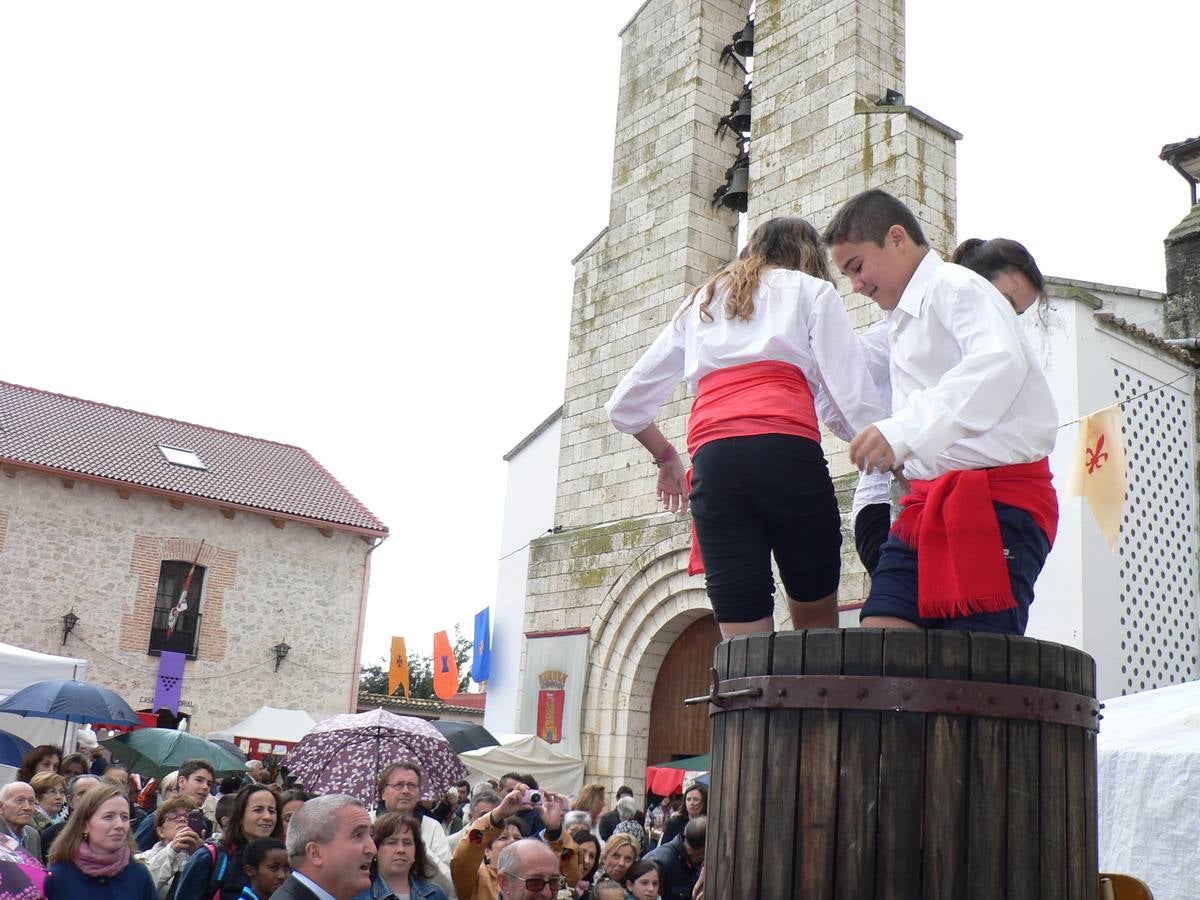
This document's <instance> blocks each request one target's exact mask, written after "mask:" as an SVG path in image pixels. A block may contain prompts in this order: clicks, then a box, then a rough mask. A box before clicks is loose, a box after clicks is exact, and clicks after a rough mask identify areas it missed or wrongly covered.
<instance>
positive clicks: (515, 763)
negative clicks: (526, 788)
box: [458, 734, 583, 797]
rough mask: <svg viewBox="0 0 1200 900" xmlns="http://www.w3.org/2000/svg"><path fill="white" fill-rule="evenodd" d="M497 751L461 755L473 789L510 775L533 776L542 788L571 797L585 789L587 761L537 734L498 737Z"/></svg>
mask: <svg viewBox="0 0 1200 900" xmlns="http://www.w3.org/2000/svg"><path fill="white" fill-rule="evenodd" d="M495 737H496V740H498V741H499V742H500V745H499V746H497V747H484V748H483V749H482V750H470V751H468V752H466V753H460V754H459V755H458V758H459V759H461V760H462V761H463V764H464V765H465V766H466V767H467V769H468V771H469V774H468V776H467V780H468V781H470V782H471V784H472V785H474V784H475V782H477V781H482V780H483V779H485V778H496V779H499V778H500V776H502V775H506V774H507V773H509V772H520V773H521V774H522V775H532V776H533V777H534V778H536V779H537V783H538V786H539V787H544V788H545V789H546V790H548V791H556V792H557V793H560V794H567V795H569V796H571V797H574V796H575V795H577V794H578V793H579V792H580V790H582V788H583V760H581V759H578V758H577V757H574V756H571V755H569V754H567V753H563V752H562V751H561V750H558V749H556V748H554V747H552V746H551V745H550V744H547V743H546V742H545V741H543V740H542V739H541V738H540V737H538V736H537V735H533V734H498V735H496V736H495Z"/></svg>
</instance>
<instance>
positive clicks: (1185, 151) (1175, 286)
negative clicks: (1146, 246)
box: [1159, 137, 1200, 338]
mask: <svg viewBox="0 0 1200 900" xmlns="http://www.w3.org/2000/svg"><path fill="white" fill-rule="evenodd" d="M1159 159H1162V160H1164V161H1166V162H1167V163H1169V164H1170V165H1171V167H1172V168H1174V169H1175V171H1176V172H1178V173H1179V174H1180V175H1182V176H1183V178H1184V180H1185V181H1187V182H1188V185H1189V186H1190V187H1191V190H1192V209H1191V212H1189V213H1188V214H1187V215H1186V216H1184V217H1183V221H1181V222H1180V223H1179V224H1178V225H1176V226H1175V227H1174V228H1172V229H1171V230H1170V232H1168V234H1167V237H1166V240H1165V241H1163V244H1164V245H1165V247H1166V256H1167V308H1166V323H1165V324H1166V336H1167V337H1168V338H1184V337H1196V336H1198V335H1200V203H1197V202H1196V199H1197V198H1196V185H1197V183H1198V182H1200V137H1195V138H1189V139H1188V140H1186V141H1180V142H1179V143H1177V144H1167V145H1166V146H1165V147H1163V148H1162V153H1160V154H1159Z"/></svg>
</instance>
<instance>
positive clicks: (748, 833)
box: [705, 629, 1099, 900]
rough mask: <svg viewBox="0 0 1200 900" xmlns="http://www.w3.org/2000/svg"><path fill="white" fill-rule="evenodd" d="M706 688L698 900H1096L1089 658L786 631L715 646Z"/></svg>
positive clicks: (910, 635)
mask: <svg viewBox="0 0 1200 900" xmlns="http://www.w3.org/2000/svg"><path fill="white" fill-rule="evenodd" d="M713 682H714V684H713V688H712V690H711V691H710V695H709V697H708V698H707V699H708V701H709V702H710V706H709V709H710V711H711V713H712V717H713V738H712V775H711V795H710V803H709V814H710V815H709V828H708V838H707V856H706V858H707V873H706V876H705V882H706V885H705V887H706V891H705V897H706V900H749V898H762V900H786V898H796V900H825V898H831V900H832V898H895V900H938V898H945V900H963V898H988V900H992V898H995V900H1000V898H1005V900H1036V898H1045V900H1068V898H1071V900H1073V898H1089V900H1090V898H1096V897H1098V891H1099V871H1098V865H1097V841H1096V728H1097V723H1098V719H1099V712H1098V704H1097V703H1096V702H1095V685H1096V668H1095V662H1094V661H1093V660H1092V658H1091V657H1089V656H1088V655H1087V654H1085V653H1082V652H1081V651H1079V650H1074V649H1072V648H1070V647H1064V646H1061V645H1059V644H1051V643H1046V642H1043V641H1036V640H1032V639H1030V638H1020V637H1009V636H1005V635H994V634H982V633H970V634H968V633H962V632H949V631H927V632H926V631H902V630H888V631H880V630H874V629H846V630H841V629H829V630H824V629H822V630H812V631H791V632H782V633H779V634H774V635H765V634H764V635H754V636H751V637H743V638H735V639H733V640H729V641H724V642H722V643H721V644H719V645H718V646H717V649H716V652H715V665H714V672H713ZM714 701H715V702H714Z"/></svg>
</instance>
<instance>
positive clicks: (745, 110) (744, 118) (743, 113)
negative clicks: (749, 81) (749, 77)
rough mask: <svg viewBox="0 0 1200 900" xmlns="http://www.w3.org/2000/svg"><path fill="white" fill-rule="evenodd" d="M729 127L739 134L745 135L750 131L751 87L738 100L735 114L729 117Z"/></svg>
mask: <svg viewBox="0 0 1200 900" xmlns="http://www.w3.org/2000/svg"><path fill="white" fill-rule="evenodd" d="M729 127H730V128H732V129H733V130H734V131H736V132H737V133H738V134H745V133H746V132H747V131H749V130H750V86H749V85H747V86H746V89H745V90H744V91H742V94H741V96H740V97H738V100H737V108H736V109H734V110H733V114H732V115H731V116H730V117H729Z"/></svg>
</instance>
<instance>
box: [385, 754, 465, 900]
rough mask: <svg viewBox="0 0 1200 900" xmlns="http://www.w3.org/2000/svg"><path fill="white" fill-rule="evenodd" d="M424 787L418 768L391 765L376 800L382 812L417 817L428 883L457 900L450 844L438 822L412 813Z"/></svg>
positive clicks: (415, 765)
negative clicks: (428, 867) (429, 875)
mask: <svg viewBox="0 0 1200 900" xmlns="http://www.w3.org/2000/svg"><path fill="white" fill-rule="evenodd" d="M424 786H425V773H424V771H423V770H422V769H421V764H420V763H418V762H414V761H413V760H411V759H403V760H401V761H400V762H396V763H392V764H391V765H390V766H388V767H387V768H386V769H384V770H383V772H382V773H381V774H380V776H379V799H380V801H381V802H382V803H383V807H384V809H386V810H387V811H388V812H396V813H400V814H402V815H405V816H417V817H418V818H419V819H420V820H421V840H422V841H423V842H424V844H425V855H426V856H427V857H428V858H429V860H430V861H431V862H433V864H434V867H435V869H436V871H435V872H434V874H433V878H431V879H430V880H431V881H432V882H433V883H434V884H436V885H437V886H438V887H440V888H441V889H442V890H443V891H445V892H446V896H447V897H448V898H449V900H457V896H458V895H457V894H455V893H454V881H453V879H452V878H451V877H450V843H449V842H448V841H447V840H446V832H445V831H444V830H443V828H442V826H441V823H440V822H438V821H437V819H431V818H429V817H428V816H425V815H422V813H420V812H419V811H418V812H414V810H416V809H417V806H418V804H419V803H420V801H421V789H422V788H423V787H424Z"/></svg>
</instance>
